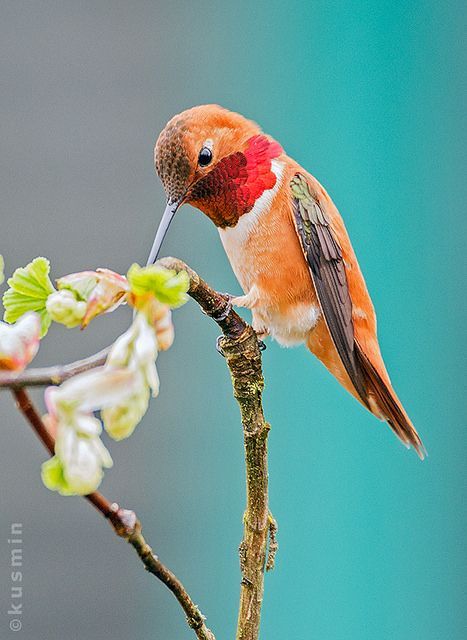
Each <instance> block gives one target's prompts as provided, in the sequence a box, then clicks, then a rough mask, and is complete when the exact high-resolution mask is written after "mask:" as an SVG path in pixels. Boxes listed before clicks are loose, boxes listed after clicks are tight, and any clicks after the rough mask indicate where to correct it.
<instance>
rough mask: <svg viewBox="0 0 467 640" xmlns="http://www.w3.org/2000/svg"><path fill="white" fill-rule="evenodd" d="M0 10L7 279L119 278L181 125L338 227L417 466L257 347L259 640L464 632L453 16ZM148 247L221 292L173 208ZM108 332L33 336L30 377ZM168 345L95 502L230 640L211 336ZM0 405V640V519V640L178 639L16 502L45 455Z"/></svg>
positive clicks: (221, 423) (228, 465)
mask: <svg viewBox="0 0 467 640" xmlns="http://www.w3.org/2000/svg"><path fill="white" fill-rule="evenodd" d="M0 12H1V16H0V18H1V19H0V90H1V121H0V127H1V147H0V193H1V202H0V207H1V231H2V233H1V245H0V253H2V254H3V255H4V257H5V263H6V269H5V270H6V274H7V275H10V274H11V272H12V271H13V270H14V268H15V267H17V266H20V265H25V264H26V263H27V262H29V261H30V260H31V259H32V258H34V257H35V256H37V255H45V256H47V257H48V258H50V260H51V263H52V274H53V276H54V277H58V276H60V275H63V274H65V273H69V272H72V271H79V270H82V269H86V268H94V267H97V266H105V267H110V268H112V269H114V270H116V271H119V272H122V273H125V272H126V270H127V268H128V266H129V265H130V264H131V263H132V262H134V261H138V262H140V263H143V262H144V261H145V259H146V256H147V253H148V251H149V249H150V246H151V242H152V238H153V234H154V231H155V228H156V225H157V223H158V220H159V217H160V215H161V213H162V210H163V206H164V196H163V192H162V189H161V186H160V184H159V181H158V179H157V178H156V177H155V175H154V171H153V160H152V154H153V143H154V141H155V139H156V137H157V135H158V133H159V131H160V130H161V129H162V128H163V126H164V124H165V123H166V121H167V120H168V119H169V118H170V117H171V116H172V115H173V114H174V113H177V112H179V111H181V110H183V109H185V108H187V107H190V106H193V105H195V104H201V103H207V102H217V103H220V104H222V105H224V106H226V107H229V108H231V109H234V110H236V111H239V112H241V113H243V114H244V115H246V116H248V117H250V118H252V119H255V120H257V121H258V122H259V123H260V124H261V125H262V126H263V128H264V129H265V131H267V132H268V133H270V134H272V135H273V136H275V137H276V138H277V139H278V140H279V141H280V142H281V143H282V145H283V146H284V148H285V149H286V151H287V152H288V153H289V154H290V155H291V156H293V157H294V158H296V159H297V160H298V161H299V162H300V163H301V164H303V166H305V167H306V168H307V169H309V170H310V171H311V172H312V173H314V174H315V175H316V176H317V177H318V178H319V179H320V180H321V182H322V183H323V184H324V185H325V186H326V187H327V188H328V190H329V191H330V193H331V195H332V197H333V199H334V201H335V202H336V204H337V206H338V207H339V209H340V210H341V212H342V214H343V216H344V218H345V221H346V224H347V228H348V231H349V233H350V236H351V238H352V240H353V244H354V248H355V250H356V253H357V255H358V257H359V260H360V264H361V267H362V269H363V272H364V274H365V276H366V280H367V284H368V287H369V289H370V292H371V294H372V297H373V301H374V303H375V306H376V309H377V312H378V319H379V335H380V341H381V346H382V350H383V354H384V356H385V359H386V363H387V365H388V369H389V371H390V373H391V376H392V379H393V382H394V385H395V387H396V389H397V390H398V393H399V395H400V397H401V398H402V400H403V401H404V403H405V405H406V408H407V410H408V412H409V414H410V415H411V416H412V419H413V421H414V423H415V425H416V426H417V428H418V429H419V431H420V433H421V435H422V437H423V439H424V441H425V443H426V446H427V448H428V452H429V457H428V459H427V460H426V461H425V462H423V463H422V462H420V461H419V460H418V459H417V457H416V455H415V453H413V452H407V451H405V449H404V448H403V447H402V446H401V445H400V444H399V443H398V441H397V440H396V439H395V437H394V436H393V435H392V433H391V432H390V430H389V428H387V427H386V426H384V425H383V424H380V423H378V422H377V421H376V420H375V419H374V418H373V417H372V416H371V415H370V414H368V413H366V412H365V411H364V410H363V409H362V408H361V407H360V406H359V405H358V403H357V402H355V400H353V399H352V398H351V397H350V396H349V395H348V394H346V393H345V392H344V391H343V390H342V389H341V388H340V386H339V385H338V384H337V383H336V382H335V381H334V379H333V378H331V376H330V375H329V374H328V373H327V372H326V371H325V370H324V368H323V367H322V366H321V365H320V364H319V363H318V362H317V361H315V360H314V359H313V358H312V356H310V355H309V354H308V353H307V352H306V351H305V350H304V349H295V350H283V349H280V348H279V347H278V346H277V345H276V344H269V346H268V349H267V351H266V352H265V354H264V370H265V376H266V381H267V385H266V391H265V397H264V404H265V410H266V414H267V417H268V419H269V420H270V421H271V424H272V431H271V436H270V491H271V494H270V497H271V508H272V510H273V512H274V515H275V517H276V518H277V520H278V523H279V543H280V551H279V554H278V558H277V563H276V569H275V571H274V572H273V573H272V574H270V575H268V576H267V577H266V591H265V601H264V614H263V626H262V637H263V638H270V639H275V638H299V639H304V640H306V639H308V638H325V639H326V640H350V639H351V640H354V639H359V640H370V639H371V640H374V639H375V638H377V639H378V640H389V639H390V640H406V639H409V638H411V639H412V638H424V640H439V639H440V638H443V639H444V638H449V639H452V640H458V639H459V640H460V639H461V638H465V637H466V627H467V625H466V609H465V594H466V564H465V560H466V554H465V551H466V544H465V515H466V513H465V505H466V486H467V484H466V472H465V457H466V440H467V430H466V421H465V417H466V416H465V375H464V374H465V371H464V369H465V351H464V350H463V348H462V347H463V344H462V341H463V334H464V331H463V329H464V326H463V324H462V321H461V317H462V314H463V312H464V311H465V298H466V296H465V293H462V290H463V288H464V287H465V277H463V276H465V272H463V270H462V266H463V265H462V262H463V261H464V260H463V259H464V253H465V244H464V242H465V241H464V239H463V237H462V235H463V233H462V232H463V231H464V230H465V202H466V200H467V189H466V180H465V175H466V157H465V143H466V138H465V131H466V128H465V111H464V109H465V97H466V95H465V88H466V87H465V66H464V65H465V60H466V50H465V33H464V31H465V27H464V25H465V18H466V15H465V3H461V2H455V1H453V2H449V3H441V4H440V3H438V2H434V1H427V2H415V3H406V2H402V1H393V2H390V3H389V2H329V1H326V2H324V1H313V2H287V3H284V2H278V1H275V0H268V1H267V2H255V3H251V2H244V1H238V2H235V3H230V2H220V3H213V2H205V1H202V2H193V3H187V2H179V1H172V2H169V3H167V2H158V1H154V0H151V1H150V0H148V1H142V0H139V1H136V2H131V3H128V2H124V1H121V0H112V2H110V1H103V0H97V1H95V2H83V1H76V0H75V1H73V2H72V1H71V0H66V1H64V0H62V1H61V2H58V1H52V0H42V1H40V2H37V1H33V0H31V1H24V0H17V1H16V2H11V1H7V0H2V1H1V2H0ZM164 253H165V254H166V255H176V256H178V257H180V258H182V259H183V260H185V261H186V262H188V264H190V265H191V266H192V267H193V268H195V269H196V270H197V271H199V273H200V274H202V275H203V277H205V278H206V280H207V281H208V282H210V283H211V284H212V285H213V286H214V287H216V288H217V289H218V290H220V291H230V292H232V293H237V292H239V286H238V285H237V283H236V281H235V279H234V276H233V274H232V272H231V269H230V267H229V264H228V262H227V259H226V257H225V256H224V253H223V250H222V247H221V245H220V242H219V239H218V237H217V232H216V230H215V228H214V227H213V226H211V223H210V222H209V221H208V220H207V218H204V216H202V214H200V213H199V212H197V211H195V210H193V209H190V208H189V207H185V208H184V209H183V210H182V211H181V213H180V214H179V215H178V217H177V219H176V220H175V222H174V224H173V226H172V228H171V230H170V233H169V236H168V238H167V241H166V243H165V247H164ZM3 288H4V287H3ZM461 288H462V289H461ZM246 317H248V315H246ZM129 322H130V313H129V311H128V310H120V311H118V312H117V313H115V314H114V315H112V316H107V317H106V318H101V319H99V320H96V321H95V322H94V323H93V325H92V326H91V327H90V328H89V329H88V330H87V331H86V332H85V333H80V332H79V331H76V330H75V331H68V330H66V329H64V328H60V327H54V328H53V330H52V331H51V332H50V333H49V335H48V337H47V339H46V340H45V341H44V343H43V344H42V347H41V350H40V353H39V355H38V356H37V357H36V360H35V364H36V365H39V364H40V365H45V364H52V363H57V362H67V361H70V360H74V359H76V358H78V357H81V356H84V355H87V354H90V353H92V352H94V351H95V350H97V349H99V348H100V347H103V346H105V345H106V344H108V343H110V342H111V341H112V340H113V339H114V337H115V336H117V335H118V334H119V333H121V332H122V331H124V330H125V328H126V327H127V326H128V324H129ZM175 325H176V342H175V345H174V347H173V348H172V349H171V350H170V351H169V352H167V353H164V354H162V355H161V356H160V358H159V360H158V367H159V372H160V375H161V381H162V387H161V394H160V397H159V398H158V399H157V400H156V401H154V402H152V404H151V407H150V410H149V412H148V414H147V416H146V417H145V419H144V421H143V423H142V424H141V425H140V426H139V427H138V429H137V431H136V432H135V434H134V435H133V437H132V438H131V439H130V440H128V441H127V442H122V443H109V447H110V449H111V452H112V456H113V458H114V461H115V466H114V468H113V469H112V470H111V471H109V472H107V474H106V477H105V480H104V482H103V485H102V490H103V492H104V493H105V494H106V495H107V496H108V497H109V498H110V499H112V500H117V501H118V502H120V503H121V504H122V505H124V506H126V507H131V508H133V509H135V511H136V512H137V513H138V514H139V516H140V517H141V519H142V521H143V523H144V530H145V533H146V536H147V538H148V541H149V542H150V543H151V544H152V545H153V546H154V548H155V550H156V551H157V553H158V554H159V555H160V557H161V559H162V560H163V561H165V562H166V563H167V564H168V565H169V566H170V567H171V568H172V569H173V570H174V571H175V572H176V573H177V574H178V575H179V577H180V578H181V579H182V580H183V582H184V583H185V584H186V586H187V588H188V590H189V591H190V593H191V594H192V596H193V598H194V600H195V601H196V602H197V603H199V604H200V606H201V609H202V611H203V612H204V613H205V614H206V615H207V616H208V623H209V626H210V627H211V628H212V629H213V630H214V631H215V632H216V634H217V637H218V638H219V639H222V638H232V637H234V627H235V622H236V615H237V599H238V593H239V568H238V558H237V546H238V543H239V541H240V539H241V534H242V513H243V509H244V502H245V496H244V466H243V450H242V433H241V428H240V422H239V412H238V409H237V406H236V404H235V402H234V400H233V398H232V394H231V388H230V381H229V376H228V372H227V369H226V366H225V364H224V362H223V360H222V358H221V357H220V356H219V355H218V354H217V353H216V350H215V347H214V344H215V338H216V336H217V333H218V332H217V331H216V327H215V326H214V325H213V324H212V323H210V322H209V321H208V320H207V319H206V318H205V317H204V316H203V315H202V314H201V313H200V312H199V310H198V308H197V307H196V306H195V304H194V303H192V302H189V303H188V304H187V305H186V306H185V307H183V308H182V309H181V310H180V311H177V312H176V314H175ZM34 396H35V397H36V398H37V401H38V402H40V403H41V407H42V406H43V405H42V399H41V393H40V392H39V393H35V394H34ZM0 411H1V429H2V447H1V449H0V486H1V492H0V520H1V522H0V575H1V576H2V577H1V579H0V602H1V603H2V604H1V607H0V636H1V637H2V638H10V637H13V636H14V633H13V632H11V631H10V630H9V628H8V621H9V618H8V616H7V609H8V606H9V602H10V591H9V590H10V582H9V572H10V569H9V561H10V547H9V545H8V542H7V540H8V538H9V537H10V526H11V523H13V522H20V523H22V524H23V539H24V543H23V558H24V566H23V574H24V581H23V587H24V594H23V617H22V621H23V628H22V630H21V632H19V633H17V636H22V637H23V638H24V640H40V639H43V638H47V640H59V639H61V638H63V637H65V638H67V640H82V639H83V638H86V639H88V640H97V639H99V640H107V639H109V640H110V638H112V639H113V640H124V639H126V638H129V637H131V638H134V639H135V640H154V639H156V638H157V639H168V640H172V639H184V638H187V639H188V638H191V637H193V635H192V633H191V632H190V631H189V630H188V629H187V627H186V625H185V621H184V619H183V616H182V614H181V611H180V610H179V608H178V604H177V603H176V602H175V600H174V598H173V597H172V596H171V594H169V592H168V591H167V590H166V589H165V588H164V587H163V586H161V585H160V584H159V583H158V582H157V581H156V580H154V579H153V578H152V577H151V576H149V575H148V574H147V573H145V572H144V571H143V570H142V567H141V565H140V563H139V561H138V559H137V557H136V556H135V555H134V553H133V551H132V550H131V549H130V548H127V546H126V545H125V544H124V543H123V542H122V541H120V540H118V539H117V538H116V537H115V536H114V535H113V533H112V531H111V530H110V528H109V527H108V525H106V524H105V523H104V522H103V521H102V520H101V519H100V517H98V516H97V515H96V514H95V513H94V511H93V510H92V508H91V507H90V506H89V505H88V504H86V503H85V502H84V501H83V500H81V499H79V498H62V497H60V496H58V495H55V494H53V493H51V492H49V491H48V490H47V489H45V488H44V487H43V486H42V484H41V481H40V465H41V462H43V461H44V460H45V452H44V450H43V449H42V448H41V446H40V445H39V443H38V442H37V441H36V439H35V437H34V436H33V434H32V432H31V431H30V429H29V427H28V426H27V425H26V424H25V422H24V420H23V419H22V417H21V416H20V415H19V414H18V413H17V412H16V411H15V409H14V406H13V401H12V398H11V397H10V395H9V394H8V393H7V392H3V393H2V394H1V396H0Z"/></svg>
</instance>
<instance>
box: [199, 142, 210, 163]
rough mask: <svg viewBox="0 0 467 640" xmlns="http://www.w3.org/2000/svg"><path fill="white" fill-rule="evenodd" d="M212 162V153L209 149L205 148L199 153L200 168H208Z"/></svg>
mask: <svg viewBox="0 0 467 640" xmlns="http://www.w3.org/2000/svg"><path fill="white" fill-rule="evenodd" d="M211 160H212V151H211V149H209V148H208V147H203V148H202V149H201V151H200V152H199V156H198V164H199V165H200V167H206V166H207V165H208V164H209V163H210V162H211Z"/></svg>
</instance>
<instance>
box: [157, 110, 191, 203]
mask: <svg viewBox="0 0 467 640" xmlns="http://www.w3.org/2000/svg"><path fill="white" fill-rule="evenodd" d="M187 133H188V129H187V127H186V124H185V122H184V120H183V119H182V118H178V119H175V120H172V121H171V122H169V124H168V125H167V126H166V127H165V129H164V130H163V131H162V133H161V134H160V136H159V139H158V141H157V144H156V148H155V154H154V159H155V166H156V171H157V174H158V176H159V178H160V179H161V181H162V184H163V185H164V189H165V193H166V195H167V198H168V200H169V201H171V202H174V201H176V200H179V199H180V198H181V197H182V196H183V194H184V191H185V188H186V184H187V181H188V178H189V176H190V172H191V168H190V162H189V160H188V157H187V156H188V154H187V149H186V145H185V136H186V134H187Z"/></svg>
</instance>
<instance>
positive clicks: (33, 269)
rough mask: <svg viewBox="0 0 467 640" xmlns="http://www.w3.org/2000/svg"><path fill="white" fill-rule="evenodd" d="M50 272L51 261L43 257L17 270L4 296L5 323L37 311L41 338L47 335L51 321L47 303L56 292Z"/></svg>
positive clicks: (10, 279)
mask: <svg viewBox="0 0 467 640" xmlns="http://www.w3.org/2000/svg"><path fill="white" fill-rule="evenodd" d="M49 272H50V263H49V261H48V260H47V259H46V258H41V257H39V258H35V259H34V260H33V261H32V262H30V263H29V264H28V265H27V266H26V267H20V268H19V269H16V271H15V272H14V273H13V275H12V277H11V278H9V279H8V285H9V287H10V288H9V289H8V290H7V291H5V293H4V294H3V306H4V307H5V313H4V316H3V317H4V320H5V322H8V323H13V322H16V320H18V318H21V316H23V315H24V314H25V313H27V312H28V311H35V312H36V313H38V314H39V316H40V319H41V337H43V336H44V335H45V334H46V333H47V330H48V328H49V326H50V322H51V320H50V316H49V314H48V312H47V309H46V302H47V298H48V297H49V295H50V294H51V293H54V291H55V289H54V287H53V285H52V282H51V281H50V278H49Z"/></svg>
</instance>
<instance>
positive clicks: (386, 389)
mask: <svg viewBox="0 0 467 640" xmlns="http://www.w3.org/2000/svg"><path fill="white" fill-rule="evenodd" d="M355 353H356V356H357V358H358V361H359V364H360V367H361V371H362V373H363V374H364V378H365V386H366V390H367V393H368V404H369V405H370V408H371V410H372V412H373V413H376V414H377V415H378V414H379V415H380V416H381V418H382V419H383V420H386V422H387V423H388V424H389V426H390V427H391V429H392V430H393V431H394V433H395V434H396V435H397V437H398V438H399V439H400V440H401V441H402V442H403V443H404V444H405V445H406V446H407V447H410V445H412V446H413V448H414V449H415V451H416V452H417V454H418V456H419V458H420V459H421V460H423V459H424V457H425V455H426V450H425V447H424V446H423V443H422V441H421V439H420V436H419V435H418V433H417V431H416V429H415V427H414V426H413V424H412V422H411V421H410V418H409V416H408V415H407V414H406V412H405V411H404V408H403V407H402V404H401V402H400V400H399V399H398V397H397V396H396V394H395V392H394V390H393V389H392V388H391V385H390V383H389V380H388V381H387V382H385V381H384V380H383V378H382V377H381V375H380V374H379V373H378V371H377V370H376V369H375V367H374V366H373V364H372V363H371V362H370V360H369V359H368V357H367V356H366V355H365V353H364V352H363V350H362V349H361V347H360V345H359V344H358V342H357V341H356V342H355ZM374 405H376V406H374Z"/></svg>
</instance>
